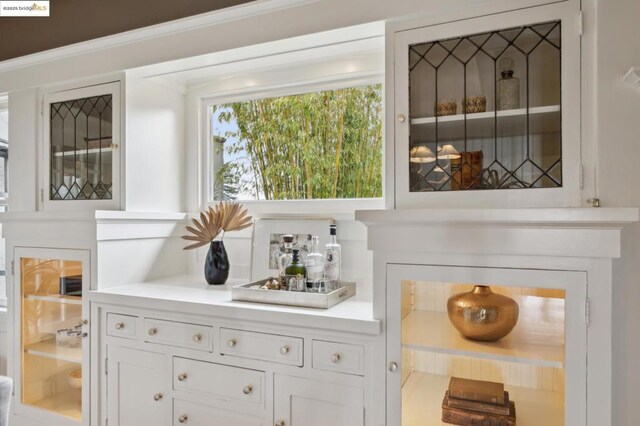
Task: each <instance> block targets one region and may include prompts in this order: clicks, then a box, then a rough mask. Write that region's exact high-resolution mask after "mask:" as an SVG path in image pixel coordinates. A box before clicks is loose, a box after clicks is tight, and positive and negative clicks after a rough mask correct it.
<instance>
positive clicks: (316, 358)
mask: <svg viewBox="0 0 640 426" xmlns="http://www.w3.org/2000/svg"><path fill="white" fill-rule="evenodd" d="M311 356H312V360H313V361H312V363H313V368H314V369H316V370H326V371H335V372H337V373H346V374H355V375H358V376H362V375H364V347H363V346H362V345H353V344H349V343H338V342H327V341H325V340H314V341H313V344H312V354H311Z"/></svg>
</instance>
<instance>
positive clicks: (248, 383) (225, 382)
mask: <svg viewBox="0 0 640 426" xmlns="http://www.w3.org/2000/svg"><path fill="white" fill-rule="evenodd" d="M264 387H265V374H264V372H263V371H256V370H248V369H246V368H239V367H229V366H227V365H221V364H214V363H211V362H205V361H196V360H193V359H187V358H179V357H175V358H173V389H175V390H180V391H189V392H198V393H204V394H207V395H213V396H216V397H219V398H221V399H225V400H235V401H242V402H246V403H252V404H256V405H262V404H263V401H264Z"/></svg>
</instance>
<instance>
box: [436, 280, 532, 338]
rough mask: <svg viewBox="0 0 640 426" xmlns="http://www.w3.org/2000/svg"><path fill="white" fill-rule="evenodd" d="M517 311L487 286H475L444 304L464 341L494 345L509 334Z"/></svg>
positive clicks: (504, 297) (508, 300) (515, 304)
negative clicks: (478, 341) (469, 340)
mask: <svg viewBox="0 0 640 426" xmlns="http://www.w3.org/2000/svg"><path fill="white" fill-rule="evenodd" d="M519 312H520V309H519V308H518V304H517V303H516V301H515V300H513V299H512V298H510V297H507V296H503V295H501V294H495V293H493V292H492V291H491V289H490V288H489V287H488V286H484V285H477V286H475V287H473V289H472V290H471V291H470V292H468V293H460V294H456V295H453V296H451V297H450V298H449V300H448V301H447V313H448V314H449V320H450V321H451V324H453V326H454V327H455V328H456V330H458V331H459V332H460V334H462V335H463V336H464V337H466V338H467V339H471V340H480V341H483V342H495V341H496V340H500V339H502V338H503V337H504V336H506V335H507V334H509V333H510V332H511V330H513V327H515V326H516V323H517V322H518V314H519Z"/></svg>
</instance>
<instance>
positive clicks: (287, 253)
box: [278, 234, 293, 290]
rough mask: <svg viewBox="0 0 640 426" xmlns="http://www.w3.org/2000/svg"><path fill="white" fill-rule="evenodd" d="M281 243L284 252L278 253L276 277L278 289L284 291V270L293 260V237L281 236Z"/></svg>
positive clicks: (289, 235)
mask: <svg viewBox="0 0 640 426" xmlns="http://www.w3.org/2000/svg"><path fill="white" fill-rule="evenodd" d="M282 241H284V252H283V253H280V256H278V276H279V278H280V289H281V290H286V289H287V282H286V280H285V272H286V271H285V270H286V269H287V266H289V265H290V264H291V261H292V260H293V254H292V250H293V235H291V234H287V235H283V236H282Z"/></svg>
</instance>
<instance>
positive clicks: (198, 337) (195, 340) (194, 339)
mask: <svg viewBox="0 0 640 426" xmlns="http://www.w3.org/2000/svg"><path fill="white" fill-rule="evenodd" d="M201 340H202V334H200V333H198V334H195V335H194V336H193V341H194V342H196V343H198V342H200V341H201Z"/></svg>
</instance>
